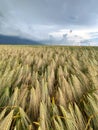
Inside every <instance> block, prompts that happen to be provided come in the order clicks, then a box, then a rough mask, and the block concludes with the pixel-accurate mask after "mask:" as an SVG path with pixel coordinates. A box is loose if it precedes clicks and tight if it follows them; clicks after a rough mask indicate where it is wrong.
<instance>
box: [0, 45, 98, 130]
mask: <svg viewBox="0 0 98 130" xmlns="http://www.w3.org/2000/svg"><path fill="white" fill-rule="evenodd" d="M0 130H98V48H97V47H96V48H94V47H57V46H53V47H51V46H49V47H47V46H0Z"/></svg>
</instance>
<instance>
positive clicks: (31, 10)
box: [0, 0, 98, 45]
mask: <svg viewBox="0 0 98 130" xmlns="http://www.w3.org/2000/svg"><path fill="white" fill-rule="evenodd" d="M97 5H98V0H0V34H3V35H10V36H19V37H23V38H28V39H33V40H45V41H47V40H49V41H51V44H52V43H60V44H87V45H89V44H90V45H98V7H97Z"/></svg>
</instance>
